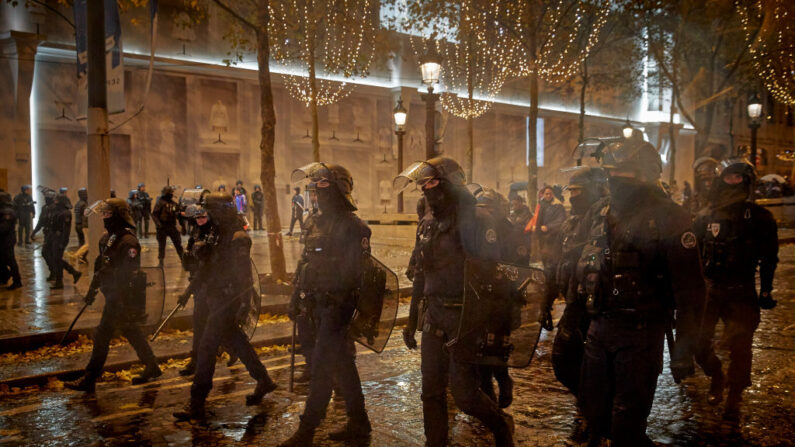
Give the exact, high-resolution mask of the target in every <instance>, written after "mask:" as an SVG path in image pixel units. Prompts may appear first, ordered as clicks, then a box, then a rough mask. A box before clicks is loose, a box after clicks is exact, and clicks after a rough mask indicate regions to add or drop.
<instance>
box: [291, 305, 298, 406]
mask: <svg viewBox="0 0 795 447" xmlns="http://www.w3.org/2000/svg"><path fill="white" fill-rule="evenodd" d="M296 325H297V323H296V322H295V320H293V337H292V341H291V342H290V343H291V345H292V347H291V348H290V392H291V393H292V392H293V382H294V381H295V327H296Z"/></svg>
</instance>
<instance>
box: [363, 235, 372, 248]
mask: <svg viewBox="0 0 795 447" xmlns="http://www.w3.org/2000/svg"><path fill="white" fill-rule="evenodd" d="M368 248H370V238H367V237H363V238H362V249H364V250H367V249H368Z"/></svg>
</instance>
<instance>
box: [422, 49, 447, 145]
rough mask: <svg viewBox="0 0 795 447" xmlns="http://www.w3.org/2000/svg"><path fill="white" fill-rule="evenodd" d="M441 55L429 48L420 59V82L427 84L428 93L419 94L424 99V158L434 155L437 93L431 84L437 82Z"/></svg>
mask: <svg viewBox="0 0 795 447" xmlns="http://www.w3.org/2000/svg"><path fill="white" fill-rule="evenodd" d="M441 60H442V59H441V57H439V55H438V54H437V53H436V52H435V51H433V50H431V51H429V52H428V54H426V55H425V56H423V57H422V58H421V59H420V71H421V72H422V83H423V84H425V85H427V86H428V93H423V94H421V95H420V97H422V100H423V101H425V114H426V115H425V158H433V157H435V156H436V124H435V123H434V120H435V118H436V100H437V99H439V95H438V94H436V93H434V92H433V84H438V83H439V74H440V72H441V71H442V62H441Z"/></svg>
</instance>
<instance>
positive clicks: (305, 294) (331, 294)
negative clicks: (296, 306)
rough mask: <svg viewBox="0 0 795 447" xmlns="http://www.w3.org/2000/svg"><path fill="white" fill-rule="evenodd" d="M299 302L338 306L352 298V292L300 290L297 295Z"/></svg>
mask: <svg viewBox="0 0 795 447" xmlns="http://www.w3.org/2000/svg"><path fill="white" fill-rule="evenodd" d="M298 296H299V298H301V301H302V302H304V303H306V304H308V305H315V306H317V305H320V306H327V305H340V304H344V303H345V301H346V299H348V298H350V297H352V296H353V292H352V291H349V290H340V291H319V290H302V291H301V292H299V294H298Z"/></svg>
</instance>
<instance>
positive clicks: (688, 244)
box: [681, 231, 696, 249]
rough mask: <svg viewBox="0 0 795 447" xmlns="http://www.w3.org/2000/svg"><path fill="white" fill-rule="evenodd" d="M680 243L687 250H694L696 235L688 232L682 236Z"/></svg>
mask: <svg viewBox="0 0 795 447" xmlns="http://www.w3.org/2000/svg"><path fill="white" fill-rule="evenodd" d="M681 242H682V247H685V248H687V249H690V248H694V247H695V246H696V235H695V234H693V232H692V231H688V232H686V233H684V234H683V235H682V239H681Z"/></svg>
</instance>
